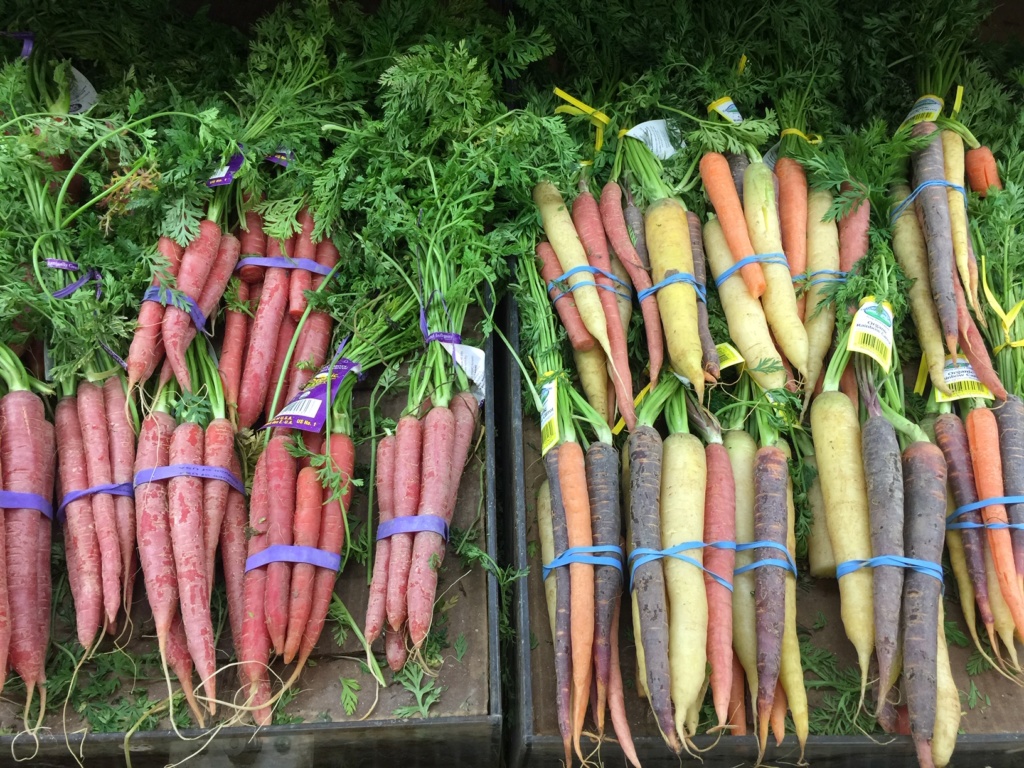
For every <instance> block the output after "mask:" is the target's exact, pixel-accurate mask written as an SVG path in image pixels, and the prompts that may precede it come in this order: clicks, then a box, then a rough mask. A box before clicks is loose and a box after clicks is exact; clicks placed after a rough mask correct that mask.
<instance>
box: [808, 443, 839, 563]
mask: <svg viewBox="0 0 1024 768" xmlns="http://www.w3.org/2000/svg"><path fill="white" fill-rule="evenodd" d="M804 464H805V465H806V466H808V467H810V468H812V469H813V470H814V480H812V481H811V485H810V487H809V488H808V489H807V505H808V506H809V507H810V510H811V532H810V534H809V535H808V537H807V560H808V564H809V565H810V572H811V576H813V577H814V578H816V579H825V578H828V579H834V578H835V577H836V556H835V555H834V554H833V552H832V542H831V541H829V538H828V525H827V523H826V522H825V499H824V498H823V497H822V495H821V478H820V476H819V475H818V459H817V458H816V457H815V456H814V454H805V455H804Z"/></svg>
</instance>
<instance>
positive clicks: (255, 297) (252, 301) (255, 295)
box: [242, 280, 263, 371]
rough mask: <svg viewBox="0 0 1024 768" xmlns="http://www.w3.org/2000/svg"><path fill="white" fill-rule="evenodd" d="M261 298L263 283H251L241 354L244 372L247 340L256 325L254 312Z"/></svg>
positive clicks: (247, 347) (246, 358) (247, 351)
mask: <svg viewBox="0 0 1024 768" xmlns="http://www.w3.org/2000/svg"><path fill="white" fill-rule="evenodd" d="M262 296H263V281H262V280H261V281H260V282H258V283H253V284H252V285H250V286H249V315H248V316H247V317H246V329H245V339H246V342H245V350H244V351H243V352H242V370H243V371H245V365H246V363H247V362H248V355H249V339H251V338H252V327H253V325H254V324H255V323H256V310H257V309H259V306H260V298H261V297H262Z"/></svg>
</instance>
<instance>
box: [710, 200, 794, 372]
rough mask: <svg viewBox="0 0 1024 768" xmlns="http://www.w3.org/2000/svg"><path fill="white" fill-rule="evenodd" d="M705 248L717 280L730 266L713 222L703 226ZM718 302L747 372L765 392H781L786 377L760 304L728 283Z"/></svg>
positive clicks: (731, 281) (717, 224)
mask: <svg viewBox="0 0 1024 768" xmlns="http://www.w3.org/2000/svg"><path fill="white" fill-rule="evenodd" d="M704 248H705V255H706V256H707V259H708V266H709V267H710V268H711V274H712V275H714V277H715V279H716V280H717V279H718V278H719V277H721V275H722V274H723V273H724V272H725V271H726V270H727V269H728V268H729V267H730V266H731V265H732V258H731V257H730V255H729V249H728V246H727V245H726V241H725V235H724V233H723V232H722V225H721V223H720V222H719V221H718V219H712V220H711V221H709V222H708V223H707V224H705V225H704ZM718 298H719V300H720V301H721V303H722V309H723V310H724V311H725V319H726V322H727V323H728V324H729V336H730V338H732V340H733V341H734V342H735V343H736V348H737V349H738V350H739V352H740V354H741V355H743V359H744V360H746V361H747V366H748V368H747V370H748V371H749V372H750V376H751V378H753V379H754V381H756V382H757V383H758V384H760V385H761V387H763V388H764V389H781V388H782V387H784V386H786V380H787V376H786V374H785V372H784V370H783V367H782V358H781V357H780V356H779V352H778V350H777V349H776V348H775V343H774V342H773V341H772V338H771V334H770V333H769V331H768V323H767V321H766V320H765V317H764V310H763V309H762V308H761V303H760V302H759V301H757V300H756V299H755V298H754V297H753V296H752V295H751V293H750V291H749V290H747V287H746V285H745V284H744V283H742V282H741V281H739V280H736V279H732V278H731V279H728V280H726V281H725V282H724V283H722V284H721V285H720V286H718Z"/></svg>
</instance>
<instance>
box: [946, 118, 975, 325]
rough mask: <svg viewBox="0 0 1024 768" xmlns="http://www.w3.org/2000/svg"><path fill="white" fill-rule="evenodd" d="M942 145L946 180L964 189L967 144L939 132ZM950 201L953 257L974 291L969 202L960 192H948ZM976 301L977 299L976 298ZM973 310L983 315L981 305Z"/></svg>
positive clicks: (949, 133)
mask: <svg viewBox="0 0 1024 768" xmlns="http://www.w3.org/2000/svg"><path fill="white" fill-rule="evenodd" d="M939 136H940V140H941V141H942V159H943V163H944V178H945V179H946V181H947V182H949V183H951V184H956V185H957V186H959V187H961V188H962V187H963V186H964V140H963V139H961V138H960V134H958V133H957V132H956V131H951V130H948V129H947V130H942V131H940V132H939ZM946 199H947V202H948V204H949V222H950V224H951V227H952V238H953V257H954V260H955V263H956V271H957V273H958V274H959V276H960V281H961V283H962V284H963V287H964V290H966V291H968V292H969V291H970V289H971V274H970V269H969V268H968V266H967V265H968V262H969V261H970V259H969V257H968V254H967V240H968V239H969V234H968V232H967V206H966V205H965V203H966V202H967V200H966V198H965V196H964V195H963V194H962V193H961V192H959V191H958V190H956V189H953V188H952V187H949V188H947V189H946ZM975 298H976V297H975ZM971 309H972V310H974V313H975V314H979V315H980V314H981V311H980V308H979V307H978V306H977V304H972V306H971Z"/></svg>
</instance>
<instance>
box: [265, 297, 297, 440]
mask: <svg viewBox="0 0 1024 768" xmlns="http://www.w3.org/2000/svg"><path fill="white" fill-rule="evenodd" d="M295 326H296V323H295V319H294V318H293V317H292V316H291V315H285V316H284V318H282V320H281V327H280V329H279V330H278V332H277V344H276V346H275V348H274V367H273V369H272V370H271V374H270V386H269V387H267V399H266V402H265V403H264V404H263V413H264V415H265V416H266V417H267V421H270V420H271V419H272V418H273V417H274V415H275V414H277V413H278V412H279V411H280V410H281V409H282V408H283V407H284V406H285V405H286V404H287V400H286V399H285V393H286V392H287V386H288V380H287V378H286V379H285V388H284V389H282V390H281V393H280V394H279V395H278V394H277V383H278V382H279V381H280V380H281V371H283V370H284V361H285V358H286V357H288V349H289V347H291V344H292V337H293V336H295ZM275 395H276V396H277V400H276V401H275V399H274V398H275Z"/></svg>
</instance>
